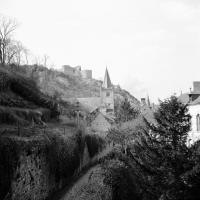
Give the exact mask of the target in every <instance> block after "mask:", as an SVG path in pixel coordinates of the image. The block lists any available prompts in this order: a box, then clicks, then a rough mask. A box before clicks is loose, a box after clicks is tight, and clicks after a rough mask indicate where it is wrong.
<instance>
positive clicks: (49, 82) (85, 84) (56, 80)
mask: <svg viewBox="0 0 200 200" xmlns="http://www.w3.org/2000/svg"><path fill="white" fill-rule="evenodd" d="M15 70H16V69H15ZM17 70H18V71H19V72H20V73H23V74H26V76H27V77H34V79H35V80H36V81H37V83H38V86H39V87H40V89H41V91H43V92H44V93H46V94H48V95H54V94H55V93H56V94H57V95H58V96H59V95H60V96H63V97H65V98H73V97H94V96H99V92H100V91H99V87H100V84H101V81H99V80H96V79H92V80H86V79H82V78H80V77H75V76H69V75H66V74H64V73H63V72H61V71H55V70H49V69H47V68H45V67H42V66H21V67H20V69H17ZM114 88H115V89H114V92H115V100H121V99H123V98H125V97H126V98H128V99H129V100H130V101H131V102H132V104H133V105H135V106H137V107H138V106H139V101H138V100H137V99H136V98H135V97H134V96H133V95H131V94H130V93H129V92H127V91H126V90H123V89H121V88H120V87H114Z"/></svg>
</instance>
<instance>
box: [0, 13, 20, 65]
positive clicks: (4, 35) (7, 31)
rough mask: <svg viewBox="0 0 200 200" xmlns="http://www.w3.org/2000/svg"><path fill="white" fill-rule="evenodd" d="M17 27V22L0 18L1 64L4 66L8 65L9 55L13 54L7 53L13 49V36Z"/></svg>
mask: <svg viewBox="0 0 200 200" xmlns="http://www.w3.org/2000/svg"><path fill="white" fill-rule="evenodd" d="M17 26H18V25H17V23H16V21H15V20H13V19H10V18H7V17H4V16H0V63H1V64H3V65H5V63H6V59H7V55H8V54H12V53H8V52H7V51H8V50H10V48H11V45H10V44H11V42H12V40H11V38H12V34H13V32H14V31H15V30H16V28H17Z"/></svg>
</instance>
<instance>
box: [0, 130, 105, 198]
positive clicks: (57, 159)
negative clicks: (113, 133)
mask: <svg viewBox="0 0 200 200" xmlns="http://www.w3.org/2000/svg"><path fill="white" fill-rule="evenodd" d="M86 137H87V138H88V139H87V140H90V139H89V138H90V135H88V136H85V135H84V134H83V131H81V130H78V131H77V132H76V134H75V135H73V136H71V137H66V135H62V134H58V133H52V132H51V133H46V134H45V135H42V133H41V134H40V136H38V139H32V138H31V137H29V139H28V140H27V139H25V140H24V139H23V138H21V139H20V138H18V139H16V138H12V137H6V136H1V137H0V177H1V178H0V199H3V198H4V197H5V195H6V194H8V192H9V191H10V189H11V181H12V180H13V179H15V175H16V174H15V173H16V167H19V166H20V162H19V158H20V155H21V153H22V152H26V153H27V155H30V154H31V153H33V149H37V154H38V156H39V157H40V156H41V155H40V154H41V153H42V154H43V155H45V156H46V161H47V165H48V166H49V169H50V175H51V177H53V179H54V178H55V186H56V188H54V189H55V190H57V189H59V187H60V186H64V185H66V184H68V183H69V181H70V179H71V178H72V177H73V175H74V174H75V173H76V172H77V171H78V170H79V169H80V166H81V165H80V162H81V160H82V158H83V152H84V148H85V145H87V143H86ZM91 137H93V136H91ZM33 138H35V137H33ZM95 138H96V139H95V140H94V139H93V140H90V145H91V146H93V141H94V142H95V144H94V146H95V148H96V149H98V150H100V149H101V148H102V143H103V142H102V141H101V140H99V141H101V143H99V144H98V143H96V142H97V141H98V139H97V138H98V136H95ZM98 145H99V146H100V147H98ZM88 149H90V148H89V147H88ZM96 149H90V153H91V154H92V155H95V154H96V153H97V151H96ZM93 150H94V152H93ZM34 151H35V150H34Z"/></svg>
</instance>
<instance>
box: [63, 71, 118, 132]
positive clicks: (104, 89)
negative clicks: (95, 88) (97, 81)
mask: <svg viewBox="0 0 200 200" xmlns="http://www.w3.org/2000/svg"><path fill="white" fill-rule="evenodd" d="M64 100H66V101H71V102H72V103H74V102H76V103H78V104H79V106H80V109H81V110H85V113H86V115H87V117H86V118H87V119H91V120H89V123H88V125H89V126H90V127H91V129H92V130H93V131H94V132H98V133H100V132H101V134H102V135H105V132H107V131H108V129H109V128H110V127H111V125H112V123H113V122H114V89H113V85H112V83H111V80H110V76H109V73H108V70H107V69H106V71H105V76H104V81H103V83H102V85H100V88H99V97H88V98H73V99H72V98H71V99H64Z"/></svg>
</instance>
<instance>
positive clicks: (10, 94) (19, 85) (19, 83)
mask: <svg viewBox="0 0 200 200" xmlns="http://www.w3.org/2000/svg"><path fill="white" fill-rule="evenodd" d="M0 92H1V93H0V103H1V105H2V106H8V107H21V108H24V107H26V108H38V107H43V108H46V109H49V110H50V117H51V118H55V117H57V116H58V115H59V114H60V112H59V108H58V104H57V102H56V101H53V100H52V99H51V98H49V97H47V96H45V95H44V94H43V93H41V92H40V90H39V89H38V87H37V86H36V83H35V82H34V81H32V80H30V79H27V78H25V77H23V76H20V75H19V74H15V73H13V72H9V71H7V70H5V69H3V68H1V69H0ZM14 118H15V117H14ZM44 118H45V119H47V117H46V116H44Z"/></svg>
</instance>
